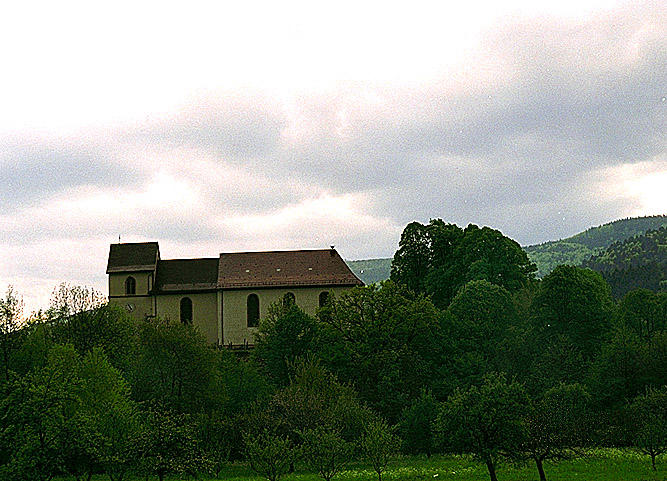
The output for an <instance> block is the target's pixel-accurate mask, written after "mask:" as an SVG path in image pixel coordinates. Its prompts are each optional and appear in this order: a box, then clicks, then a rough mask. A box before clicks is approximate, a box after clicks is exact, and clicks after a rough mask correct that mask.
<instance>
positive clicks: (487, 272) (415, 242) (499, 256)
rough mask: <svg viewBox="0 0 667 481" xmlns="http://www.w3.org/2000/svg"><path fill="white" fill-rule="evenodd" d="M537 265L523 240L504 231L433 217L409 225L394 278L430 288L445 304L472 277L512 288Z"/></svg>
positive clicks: (413, 287) (437, 302) (419, 288)
mask: <svg viewBox="0 0 667 481" xmlns="http://www.w3.org/2000/svg"><path fill="white" fill-rule="evenodd" d="M535 270H536V267H535V265H534V264H532V263H531V262H530V261H529V259H528V257H527V255H526V253H525V252H524V251H523V250H522V249H521V247H520V246H519V244H517V243H516V242H514V241H513V240H511V239H509V238H508V237H505V236H504V235H502V233H501V232H499V231H497V230H494V229H491V228H489V227H482V228H481V229H480V228H479V227H477V226H476V225H473V224H470V225H469V226H468V227H466V228H465V230H462V229H461V228H460V227H458V226H456V225H454V224H445V223H444V222H443V221H442V220H440V219H433V220H431V222H430V223H429V224H428V225H422V224H420V223H418V222H413V223H411V224H408V226H407V227H406V228H405V230H404V231H403V234H402V235H401V241H400V242H399V249H398V251H396V254H395V255H394V260H393V262H392V273H391V279H392V280H394V281H396V282H399V283H402V284H404V285H405V286H407V287H408V288H409V289H411V290H413V291H415V292H422V293H427V294H428V295H429V296H431V298H432V300H433V302H434V304H435V305H436V306H438V307H440V308H444V307H446V306H447V305H448V304H449V302H450V300H451V299H452V298H453V297H454V296H455V295H456V292H457V290H458V289H459V288H460V287H461V286H463V285H464V284H465V283H466V282H468V281H472V280H486V281H488V282H491V283H493V284H496V285H499V286H502V287H504V288H505V289H507V290H509V291H512V292H513V291H516V290H519V289H521V288H522V287H525V286H526V284H527V282H528V281H529V280H530V279H532V278H533V275H534V272H535Z"/></svg>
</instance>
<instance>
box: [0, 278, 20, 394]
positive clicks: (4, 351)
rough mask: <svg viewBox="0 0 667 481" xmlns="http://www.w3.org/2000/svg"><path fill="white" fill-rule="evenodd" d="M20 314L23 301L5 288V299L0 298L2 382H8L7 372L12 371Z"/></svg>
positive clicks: (12, 289) (9, 289) (10, 289)
mask: <svg viewBox="0 0 667 481" xmlns="http://www.w3.org/2000/svg"><path fill="white" fill-rule="evenodd" d="M22 314H23V299H22V298H21V297H19V295H18V294H17V293H16V291H14V288H13V287H12V286H9V287H7V292H6V294H5V297H4V298H0V356H1V358H0V362H1V363H2V375H3V378H4V381H9V372H10V371H11V370H12V364H13V363H12V360H13V359H12V357H13V351H15V349H16V347H17V344H18V337H19V335H20V334H19V330H20V327H21V316H22Z"/></svg>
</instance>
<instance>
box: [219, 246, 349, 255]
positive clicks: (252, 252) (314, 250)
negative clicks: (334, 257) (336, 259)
mask: <svg viewBox="0 0 667 481" xmlns="http://www.w3.org/2000/svg"><path fill="white" fill-rule="evenodd" d="M332 250H333V251H334V252H336V253H338V251H337V250H336V249H331V248H328V249H278V250H271V251H235V252H221V253H220V255H221V256H222V255H229V254H275V253H278V252H329V251H332ZM339 255H340V254H339Z"/></svg>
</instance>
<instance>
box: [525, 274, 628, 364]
mask: <svg viewBox="0 0 667 481" xmlns="http://www.w3.org/2000/svg"><path fill="white" fill-rule="evenodd" d="M614 308H615V305H614V301H613V299H612V297H611V290H610V289H609V285H608V284H607V283H606V282H605V280H604V279H603V278H602V276H600V274H598V273H597V272H593V271H592V270H590V269H583V268H581V267H574V266H558V267H557V268H556V269H554V270H553V271H552V272H551V273H550V274H549V275H548V276H546V277H545V278H544V279H543V280H542V283H541V285H540V289H539V292H538V293H537V296H536V298H535V302H534V310H533V320H534V323H535V327H536V329H537V330H538V331H539V333H540V334H541V338H542V340H543V341H545V342H547V343H549V342H551V341H553V340H555V339H557V338H558V337H559V336H566V337H567V338H568V339H569V340H570V341H571V342H572V344H573V345H574V346H576V347H577V348H578V349H580V350H581V352H582V354H583V355H584V356H585V357H587V358H591V357H593V356H594V355H595V353H596V352H598V351H599V348H600V345H601V344H602V341H603V340H604V338H605V336H606V335H607V334H608V333H609V331H610V328H611V320H612V318H613V315H614Z"/></svg>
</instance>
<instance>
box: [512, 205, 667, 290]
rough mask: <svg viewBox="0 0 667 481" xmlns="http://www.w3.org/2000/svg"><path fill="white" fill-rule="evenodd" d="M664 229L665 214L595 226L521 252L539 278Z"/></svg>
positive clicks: (529, 247) (666, 220)
mask: <svg viewBox="0 0 667 481" xmlns="http://www.w3.org/2000/svg"><path fill="white" fill-rule="evenodd" d="M665 226H667V215H655V216H648V217H634V218H630V219H620V220H617V221H614V222H610V223H608V224H604V225H601V226H598V227H591V228H590V229H586V230H585V231H584V232H580V233H579V234H576V235H573V236H572V237H568V238H567V239H561V240H557V241H549V242H545V243H543V244H537V245H532V246H528V247H524V249H525V250H526V252H527V253H528V257H530V260H532V261H533V262H534V263H535V264H536V265H537V276H538V277H542V276H545V275H546V274H548V273H549V272H551V271H552V270H553V269H554V267H556V266H557V265H560V264H571V265H581V264H582V263H583V262H584V261H586V260H587V259H588V258H590V257H591V256H593V255H595V254H598V253H600V252H602V251H603V250H604V249H605V248H607V247H609V246H610V245H611V244H613V243H614V242H622V241H624V240H626V239H628V238H631V237H634V236H636V235H640V234H643V233H644V232H646V231H648V230H653V229H659V228H660V227H665Z"/></svg>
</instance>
